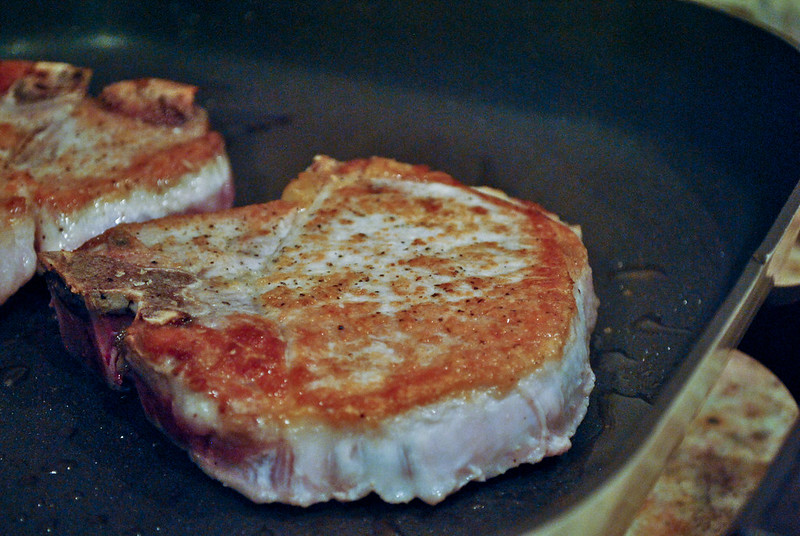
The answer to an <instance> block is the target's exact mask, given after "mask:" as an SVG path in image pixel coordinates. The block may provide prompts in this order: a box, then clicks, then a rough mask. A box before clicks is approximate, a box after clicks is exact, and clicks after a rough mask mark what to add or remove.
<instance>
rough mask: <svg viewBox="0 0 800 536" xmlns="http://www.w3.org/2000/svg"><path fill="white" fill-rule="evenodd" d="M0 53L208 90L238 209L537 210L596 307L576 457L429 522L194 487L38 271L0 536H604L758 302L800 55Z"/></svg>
mask: <svg viewBox="0 0 800 536" xmlns="http://www.w3.org/2000/svg"><path fill="white" fill-rule="evenodd" d="M0 56H3V57H16V58H28V59H51V60H61V61H68V62H72V63H75V64H79V65H85V66H90V67H92V68H93V69H94V71H95V75H94V83H93V88H98V87H101V86H102V85H103V84H105V83H108V82H110V81H114V80H118V79H121V78H130V77H141V76H159V77H165V78H172V79H176V80H181V81H185V82H190V83H194V84H197V85H198V86H200V87H201V88H202V90H201V93H200V97H199V98H200V100H201V103H202V104H203V105H204V106H205V107H206V108H207V109H208V110H209V112H210V114H211V119H212V122H213V124H214V126H215V127H216V128H217V129H218V130H220V131H221V132H222V133H223V134H224V135H225V136H226V139H227V141H228V147H229V152H230V155H231V158H232V160H233V166H234V170H235V173H236V180H237V185H238V192H237V202H238V203H239V204H245V203H251V202H257V201H263V200H268V199H272V198H275V197H277V196H278V195H279V193H280V190H281V189H282V187H283V185H284V184H285V182H286V181H287V180H288V179H289V178H291V177H293V176H294V175H295V174H296V173H297V172H298V171H300V170H301V169H302V168H304V167H305V166H306V165H307V164H308V163H309V162H310V160H311V157H312V156H313V155H314V154H316V153H326V154H329V155H331V156H334V157H336V158H339V159H348V158H352V157H358V156H366V155H371V154H380V155H385V156H391V157H395V158H398V159H401V160H405V161H410V162H415V163H427V164H429V165H431V166H432V167H434V168H438V169H442V170H445V171H448V172H450V173H451V174H453V175H454V176H456V177H458V178H460V179H462V180H464V181H466V182H468V183H472V184H489V185H491V186H495V187H499V188H502V189H504V190H506V191H507V192H509V193H510V194H512V195H514V196H518V197H523V198H528V199H533V200H536V201H538V202H540V203H542V204H543V205H545V206H546V207H548V208H549V209H551V210H553V211H555V212H557V213H558V214H560V215H561V216H562V217H563V218H564V219H566V220H567V221H569V222H572V223H579V224H581V225H582V227H583V232H584V237H585V242H586V245H587V247H588V250H589V254H590V261H591V263H592V265H593V268H594V272H595V279H596V289H597V292H598V294H599V296H600V299H601V302H602V305H601V309H600V319H599V323H598V328H597V330H596V333H595V336H594V338H593V341H592V363H593V366H594V368H595V370H596V371H597V375H598V384H597V388H596V390H595V393H594V395H593V397H592V400H591V406H590V411H589V414H588V415H587V417H586V420H585V422H584V423H583V425H582V426H581V427H580V429H579V430H578V433H577V435H576V437H575V440H574V446H573V448H572V449H571V450H570V451H569V452H568V453H567V454H565V455H563V456H560V457H558V458H554V459H550V460H547V461H545V462H543V463H541V464H538V465H535V466H525V467H520V468H518V469H515V470H512V471H509V472H508V473H507V474H506V475H503V476H501V477H498V478H495V479H492V480H491V481H489V482H487V483H474V484H470V485H468V486H467V487H466V488H465V489H463V490H462V491H460V492H458V493H457V494H455V495H453V496H452V497H450V498H449V499H447V500H446V501H445V502H443V503H442V504H440V505H438V506H435V507H431V506H427V505H424V504H421V503H419V502H412V503H411V504H408V505H387V504H384V503H382V502H381V501H379V500H377V499H375V498H374V497H369V498H366V499H364V500H361V501H358V502H355V503H352V504H340V503H330V504H322V505H318V506H314V507H311V508H307V509H300V508H294V507H289V506H282V505H261V506H259V505H254V504H251V503H250V502H248V501H247V500H245V499H243V498H241V497H240V496H239V495H238V494H236V493H235V492H233V491H230V490H228V489H226V488H224V487H222V486H221V485H219V484H218V483H216V482H215V481H213V480H211V479H209V478H207V477H206V476H205V475H203V474H202V473H201V472H200V471H199V470H198V469H196V468H195V467H194V466H193V465H192V464H191V463H190V462H189V460H188V458H187V457H186V455H185V454H184V453H183V452H181V451H180V450H178V449H177V448H175V447H174V446H172V445H171V444H170V443H169V442H168V441H166V440H165V439H164V438H163V437H162V436H161V435H160V434H159V432H157V431H156V430H155V429H154V428H153V427H152V426H151V425H150V424H149V423H148V422H147V421H146V420H145V419H144V417H143V415H142V412H141V410H140V408H139V406H138V402H137V401H136V397H135V394H133V393H122V394H120V393H118V392H111V391H109V390H107V389H106V388H105V387H104V386H103V385H102V384H101V383H100V382H99V381H97V380H96V379H94V378H92V377H91V376H90V375H89V374H88V373H87V371H86V370H84V369H82V367H81V366H79V365H77V364H76V363H75V362H74V361H73V360H72V359H70V358H69V356H67V355H66V354H65V352H64V350H63V349H62V347H61V345H60V341H59V339H58V336H57V329H56V324H55V322H54V318H53V314H52V312H51V311H50V310H49V309H48V306H47V302H48V297H47V295H46V292H45V290H44V287H43V284H42V282H41V280H39V279H35V280H34V281H33V282H31V283H30V284H29V285H27V286H26V287H25V288H24V289H23V290H22V291H20V292H19V293H18V294H17V295H16V296H15V297H13V298H12V299H11V300H10V301H9V302H7V303H6V304H5V305H3V306H2V307H0V375H2V377H1V379H0V532H2V533H4V534H47V533H53V534H126V535H135V534H143V535H144V534H146V535H156V534H170V535H171V534H193V535H194V534H224V535H231V536H233V535H267V534H287V535H290V534H292V535H293V534H319V535H321V534H400V535H405V536H410V535H412V534H445V533H452V534H475V533H478V534H483V533H522V532H526V531H533V530H536V531H543V532H547V531H548V530H549V531H551V532H557V531H563V533H572V534H574V533H576V532H577V531H586V532H594V533H601V532H609V533H611V532H614V531H618V530H620V529H621V527H624V523H625V522H626V520H627V516H629V515H630V513H631V512H632V510H633V509H634V508H635V506H636V504H637V500H638V499H639V498H640V493H641V491H642V489H645V488H646V486H647V484H648V483H649V479H650V478H651V477H652V476H653V474H654V473H653V471H656V470H657V469H658V466H659V464H660V463H661V460H662V458H663V456H664V455H665V452H666V451H668V450H669V448H670V447H671V445H673V444H674V443H675V442H676V441H677V439H678V438H679V437H680V433H681V431H682V426H683V425H684V424H685V421H686V420H688V417H689V416H691V413H692V411H694V409H695V408H696V407H697V405H698V404H699V401H700V400H701V399H702V397H703V396H704V394H705V389H707V388H708V386H709V385H710V384H711V382H712V381H713V377H714V375H715V374H716V373H717V372H718V370H719V369H720V368H721V366H722V363H724V350H725V349H726V348H730V347H732V346H733V345H735V343H736V341H737V340H738V339H739V338H740V336H741V334H742V333H743V331H744V329H745V327H746V325H747V323H748V322H749V321H750V318H751V316H752V314H753V313H754V311H755V310H756V309H757V307H758V306H759V304H760V303H761V302H762V301H763V299H764V296H765V294H766V292H767V290H768V288H769V272H770V270H771V268H772V263H773V262H774V257H776V256H779V255H780V254H781V251H782V249H783V242H780V243H779V241H780V240H781V238H782V237H784V235H786V234H787V227H788V225H789V221H790V219H791V218H792V216H793V215H794V214H795V213H796V212H797V208H798V204H800V193H799V192H800V191H799V190H798V189H797V188H796V185H797V182H798V178H800V97H799V94H798V88H800V56H798V53H797V52H796V51H795V50H794V49H793V48H792V47H790V46H789V45H787V44H786V43H784V42H782V41H781V40H779V39H777V38H775V37H774V36H772V35H769V34H767V33H766V32H763V31H761V30H758V29H756V28H754V27H751V26H749V25H747V24H745V23H743V22H740V21H738V20H735V19H732V18H729V17H726V16H723V15H721V14H719V13H716V12H713V11H710V10H707V9H704V8H701V7H698V6H696V5H693V4H689V3H683V2H662V1H645V2H635V3H634V2H622V1H617V2H613V1H612V2H595V3H587V2H535V3H529V4H525V5H515V6H514V7H503V6H500V5H491V4H484V3H479V2H460V3H457V2H444V1H433V2H424V3H423V2H421V3H417V2H390V1H383V2H353V1H342V2H326V3H320V2H274V3H266V2H264V3H261V2H246V1H242V2H236V3H225V2H211V1H207V2H180V1H175V2H155V1H145V2H138V3H130V4H128V3H125V2H120V3H103V2H77V1H64V2H56V3H52V4H41V3H31V2H11V1H6V2H4V3H3V6H2V9H1V10H0ZM621 494H624V495H621ZM576 519H577V520H581V519H583V520H588V521H589V523H588V524H587V525H581V524H580V523H579V521H576ZM615 519H616V522H615V521H614V520H615ZM576 523H577V524H576ZM567 531H569V532H567Z"/></svg>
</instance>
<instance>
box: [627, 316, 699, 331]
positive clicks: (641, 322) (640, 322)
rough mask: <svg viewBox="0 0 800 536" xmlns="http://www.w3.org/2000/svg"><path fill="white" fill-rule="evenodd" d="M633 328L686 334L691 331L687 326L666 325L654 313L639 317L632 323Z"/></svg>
mask: <svg viewBox="0 0 800 536" xmlns="http://www.w3.org/2000/svg"><path fill="white" fill-rule="evenodd" d="M633 327H634V329H637V330H639V331H644V332H646V333H660V334H675V335H687V334H689V333H691V331H690V330H688V329H687V328H682V327H679V326H668V325H666V324H664V323H663V322H662V321H661V318H659V317H658V316H655V315H644V316H641V317H639V318H638V319H637V320H636V321H635V322H634V323H633Z"/></svg>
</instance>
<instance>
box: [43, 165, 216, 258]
mask: <svg viewBox="0 0 800 536" xmlns="http://www.w3.org/2000/svg"><path fill="white" fill-rule="evenodd" d="M230 177H231V168H230V163H229V161H228V158H227V156H225V155H224V154H220V155H217V156H216V157H215V158H214V159H213V160H211V161H210V162H209V163H207V164H205V165H204V166H203V167H202V168H201V169H200V170H199V171H191V172H189V173H186V174H185V175H183V176H182V177H181V178H180V180H179V181H178V183H177V184H176V185H175V186H173V187H171V188H169V189H167V190H166V191H164V192H162V193H160V194H156V193H154V192H153V191H152V190H145V189H142V190H132V191H131V192H130V195H128V196H127V197H125V198H123V199H114V200H104V199H102V198H101V199H98V200H96V201H94V203H92V204H91V205H89V206H87V207H84V208H82V209H79V210H76V211H75V212H73V213H69V214H63V213H58V214H53V213H51V212H49V211H47V210H46V209H42V211H41V212H40V214H39V217H38V220H39V221H38V226H37V227H38V230H37V242H38V249H39V250H40V251H58V250H65V249H66V250H73V249H75V248H77V247H79V246H80V245H81V244H83V243H84V242H86V241H87V240H89V239H90V238H93V237H95V236H97V235H99V234H101V233H102V232H104V231H105V230H107V229H110V228H111V227H114V226H115V225H118V224H120V223H132V222H141V221H147V220H152V219H155V218H161V217H163V216H168V215H170V214H177V213H181V212H184V211H186V210H188V209H189V208H191V207H192V206H195V205H197V204H198V203H202V202H203V201H204V200H206V199H209V198H211V197H213V196H214V195H215V194H217V193H218V192H220V191H221V190H222V189H223V188H224V187H225V186H226V184H227V183H228V181H230Z"/></svg>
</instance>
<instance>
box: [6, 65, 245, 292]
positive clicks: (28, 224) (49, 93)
mask: <svg viewBox="0 0 800 536" xmlns="http://www.w3.org/2000/svg"><path fill="white" fill-rule="evenodd" d="M90 74H91V73H90V71H89V70H88V69H83V68H78V67H73V66H71V65H67V64H63V63H48V62H24V61H0V259H2V260H1V261H0V268H1V269H0V303H2V302H3V301H5V300H6V299H7V298H8V297H9V296H10V295H12V294H13V293H14V292H15V291H16V290H17V289H18V288H19V287H20V286H22V285H23V284H25V282H27V281H28V279H30V277H31V276H32V275H33V273H34V271H35V266H36V251H51V250H60V249H74V248H76V247H78V246H80V245H81V244H82V243H84V242H85V241H86V240H88V239H89V238H91V237H93V236H96V235H98V234H100V233H102V232H103V231H105V230H106V229H108V228H110V227H112V226H114V225H116V224H118V223H121V222H132V221H144V220H148V219H152V218H158V217H162V216H166V215H168V214H175V213H184V212H195V211H205V210H217V209H222V208H228V207H230V206H231V204H232V203H233V183H232V180H231V172H230V167H229V164H228V160H227V156H226V154H225V148H224V143H223V141H222V138H221V137H220V136H219V134H217V133H215V132H212V131H210V129H209V125H208V118H207V116H206V113H205V111H203V110H202V109H201V108H199V107H197V106H196V105H195V104H194V95H195V91H196V88H194V87H192V86H188V85H185V84H179V83H176V82H171V81H166V80H157V79H144V80H135V81H124V82H118V83H116V84H112V85H110V86H108V87H106V88H105V89H103V91H102V93H101V95H100V97H99V98H91V97H87V96H86V87H87V84H88V81H89V77H90Z"/></svg>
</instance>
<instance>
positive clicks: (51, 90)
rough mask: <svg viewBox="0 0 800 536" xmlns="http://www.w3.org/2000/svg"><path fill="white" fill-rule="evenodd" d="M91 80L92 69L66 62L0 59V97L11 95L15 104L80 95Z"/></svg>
mask: <svg viewBox="0 0 800 536" xmlns="http://www.w3.org/2000/svg"><path fill="white" fill-rule="evenodd" d="M90 77H91V70H89V69H86V68H83V67H75V66H73V65H69V64H66V63H55V62H45V61H39V62H33V61H24V60H0V95H2V94H6V93H9V92H11V93H13V97H14V99H15V100H16V101H17V102H34V101H39V100H44V99H52V98H54V97H56V96H59V95H65V94H69V93H78V94H81V95H82V94H83V93H85V91H86V87H87V86H88V85H89V78H90Z"/></svg>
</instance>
